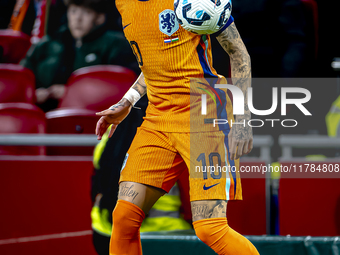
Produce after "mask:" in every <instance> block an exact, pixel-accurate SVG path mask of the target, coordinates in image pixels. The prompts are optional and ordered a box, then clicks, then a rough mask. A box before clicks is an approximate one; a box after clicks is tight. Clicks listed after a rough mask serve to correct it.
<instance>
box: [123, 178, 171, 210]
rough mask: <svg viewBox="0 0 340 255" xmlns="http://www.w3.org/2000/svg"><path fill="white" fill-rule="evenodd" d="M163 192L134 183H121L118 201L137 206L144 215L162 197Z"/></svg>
mask: <svg viewBox="0 0 340 255" xmlns="http://www.w3.org/2000/svg"><path fill="white" fill-rule="evenodd" d="M164 193H165V191H164V190H162V189H159V188H156V187H152V186H149V185H145V184H141V183H136V182H121V183H120V184H119V192H118V199H120V200H125V201H128V202H130V203H133V204H135V205H137V206H138V207H139V208H141V209H142V210H143V211H144V213H145V214H147V213H148V212H149V210H150V209H151V207H152V206H153V205H154V204H155V203H156V201H157V200H158V199H159V198H160V197H161V196H163V195H164Z"/></svg>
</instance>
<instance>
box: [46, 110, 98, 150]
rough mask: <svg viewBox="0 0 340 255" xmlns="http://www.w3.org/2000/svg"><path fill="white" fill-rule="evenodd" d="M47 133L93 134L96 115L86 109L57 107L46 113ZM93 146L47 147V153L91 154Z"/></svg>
mask: <svg viewBox="0 0 340 255" xmlns="http://www.w3.org/2000/svg"><path fill="white" fill-rule="evenodd" d="M46 119H47V133H49V134H94V132H95V127H96V123H97V121H98V119H99V118H98V116H96V115H95V111H92V110H87V109H66V108H63V109H57V110H54V111H50V112H47V113H46ZM92 153H93V147H48V148H47V154H48V155H92Z"/></svg>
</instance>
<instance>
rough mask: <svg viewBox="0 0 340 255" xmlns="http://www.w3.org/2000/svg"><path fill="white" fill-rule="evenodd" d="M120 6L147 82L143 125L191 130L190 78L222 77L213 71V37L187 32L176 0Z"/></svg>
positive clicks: (125, 1)
mask: <svg viewBox="0 0 340 255" xmlns="http://www.w3.org/2000/svg"><path fill="white" fill-rule="evenodd" d="M116 6H117V9H118V11H119V12H120V14H121V16H122V22H123V31H124V33H125V36H126V38H127V40H128V41H129V42H130V45H131V47H132V49H133V52H134V54H135V55H136V58H137V60H138V63H139V66H140V68H141V70H142V72H143V74H144V76H145V81H146V84H147V94H148V98H149V106H148V109H147V112H146V117H145V118H144V123H143V126H145V127H147V128H151V129H155V130H159V131H167V132H190V130H191V131H192V128H191V129H190V121H189V120H190V79H191V78H204V77H207V76H208V77H219V78H223V77H222V76H218V74H217V73H216V71H215V69H214V68H213V67H212V54H211V43H210V37H209V35H203V36H200V35H196V34H193V33H190V32H188V31H186V30H184V29H183V28H182V27H181V26H180V25H179V23H178V21H177V19H176V16H175V12H174V11H173V10H174V1H173V0H161V1H160V0H157V1H156V0H116ZM223 93H224V95H225V97H226V98H227V100H229V98H228V96H227V95H226V91H224V92H223ZM197 103H198V102H197ZM191 106H192V105H191ZM197 109H198V110H199V111H200V108H197ZM198 110H197V111H198ZM229 115H230V114H229ZM191 124H193V123H191ZM191 126H192V125H191Z"/></svg>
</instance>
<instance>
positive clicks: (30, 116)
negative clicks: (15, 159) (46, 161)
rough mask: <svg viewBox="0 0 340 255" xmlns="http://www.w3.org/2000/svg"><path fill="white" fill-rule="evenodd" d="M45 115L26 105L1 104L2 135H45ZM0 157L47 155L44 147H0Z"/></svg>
mask: <svg viewBox="0 0 340 255" xmlns="http://www.w3.org/2000/svg"><path fill="white" fill-rule="evenodd" d="M45 131H46V120H45V115H44V113H43V112H42V111H41V110H40V109H39V108H38V107H36V106H35V105H31V104H26V103H3V104H0V134H18V133H23V134H32V133H33V134H44V133H45ZM0 155H45V147H43V146H0Z"/></svg>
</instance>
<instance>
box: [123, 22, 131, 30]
mask: <svg viewBox="0 0 340 255" xmlns="http://www.w3.org/2000/svg"><path fill="white" fill-rule="evenodd" d="M130 25H131V23H129V24H127V25H126V26H124V27H123V30H124V29H125V28H126V27H127V26H130Z"/></svg>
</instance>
